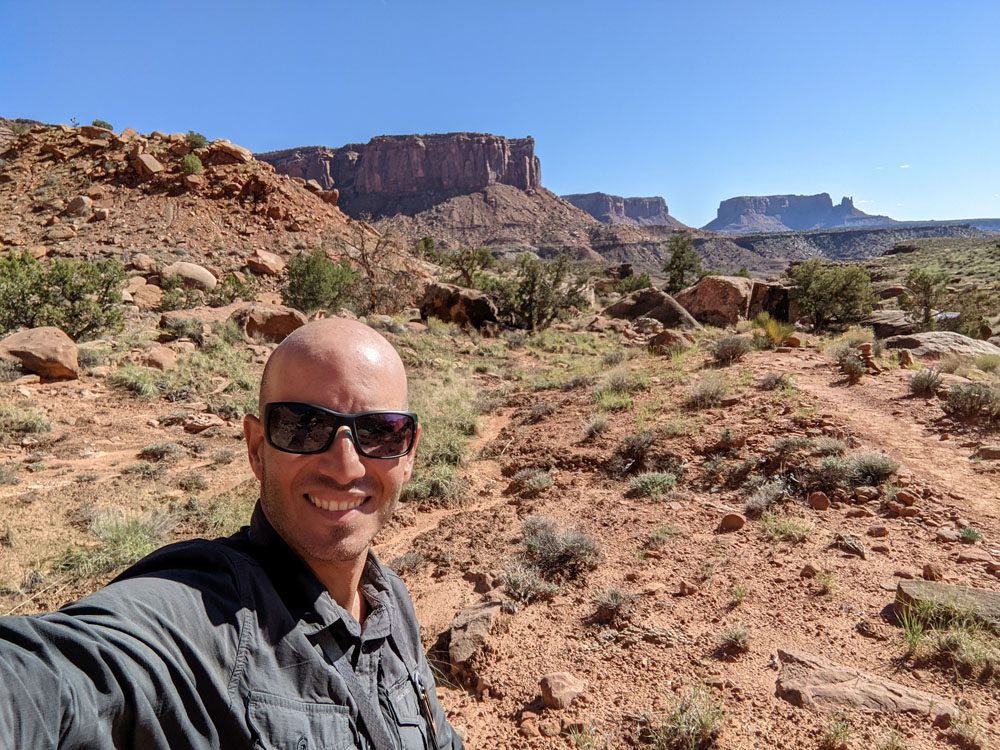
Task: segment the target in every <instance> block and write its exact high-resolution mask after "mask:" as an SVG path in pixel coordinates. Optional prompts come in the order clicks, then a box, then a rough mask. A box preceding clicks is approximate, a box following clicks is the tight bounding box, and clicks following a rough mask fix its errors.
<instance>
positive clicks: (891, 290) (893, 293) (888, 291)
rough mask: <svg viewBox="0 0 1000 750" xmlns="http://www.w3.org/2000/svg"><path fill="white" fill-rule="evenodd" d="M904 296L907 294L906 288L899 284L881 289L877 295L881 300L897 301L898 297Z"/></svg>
mask: <svg viewBox="0 0 1000 750" xmlns="http://www.w3.org/2000/svg"><path fill="white" fill-rule="evenodd" d="M904 294H906V287H905V286H899V285H898V284H897V285H894V286H887V287H885V288H884V289H880V290H879V291H877V292H876V293H875V296H876V297H878V298H879V299H895V298H896V297H902V296H903V295H904Z"/></svg>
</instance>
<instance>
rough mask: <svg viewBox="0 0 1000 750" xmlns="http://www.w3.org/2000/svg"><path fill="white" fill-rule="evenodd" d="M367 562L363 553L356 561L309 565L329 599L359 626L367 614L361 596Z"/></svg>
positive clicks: (366, 556)
mask: <svg viewBox="0 0 1000 750" xmlns="http://www.w3.org/2000/svg"><path fill="white" fill-rule="evenodd" d="M367 560H368V554H367V553H365V554H364V555H361V556H360V557H358V558H357V559H356V560H349V561H344V562H336V563H331V562H313V564H311V565H310V567H311V568H312V571H313V573H315V574H316V577H317V578H318V579H319V582H320V583H322V584H323V585H324V586H325V587H326V590H327V591H329V592H330V597H331V598H332V599H333V600H334V601H335V602H337V604H339V605H340V606H341V607H343V608H344V609H345V610H347V611H348V612H350V614H351V616H352V617H353V618H354V619H355V620H357V621H358V623H361V624H363V623H364V620H365V616H366V615H367V614H368V605H367V603H366V602H365V601H364V596H362V594H361V576H362V574H363V573H364V571H365V563H366V561H367Z"/></svg>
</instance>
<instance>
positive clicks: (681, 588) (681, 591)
mask: <svg viewBox="0 0 1000 750" xmlns="http://www.w3.org/2000/svg"><path fill="white" fill-rule="evenodd" d="M697 593H698V587H697V586H695V585H694V584H693V583H688V582H687V581H685V580H681V581H680V582H679V583H678V584H677V595H678V596H691V595H692V594H697Z"/></svg>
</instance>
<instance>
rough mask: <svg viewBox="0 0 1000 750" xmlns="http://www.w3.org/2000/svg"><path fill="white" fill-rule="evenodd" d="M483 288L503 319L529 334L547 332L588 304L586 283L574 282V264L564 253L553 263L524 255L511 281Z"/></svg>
mask: <svg viewBox="0 0 1000 750" xmlns="http://www.w3.org/2000/svg"><path fill="white" fill-rule="evenodd" d="M482 286H483V291H485V292H486V293H487V294H489V295H490V297H491V298H492V299H493V301H494V303H495V304H496V306H497V311H498V312H499V314H500V317H501V319H503V320H506V321H508V322H509V323H511V324H512V325H513V326H514V327H516V328H525V329H527V330H529V331H540V330H542V329H544V328H548V327H549V326H550V325H551V324H552V323H553V322H555V321H556V320H557V319H559V318H560V317H562V316H564V315H566V314H567V313H569V311H570V308H572V307H578V308H579V307H582V306H583V305H584V304H585V302H586V298H585V297H584V294H583V282H582V281H581V280H580V279H578V278H573V275H572V265H571V261H570V258H569V256H568V255H566V254H565V253H561V254H560V255H559V257H557V258H556V259H555V260H550V261H546V260H539V259H538V258H534V257H532V256H531V255H528V254H527V253H525V254H523V255H521V256H520V257H519V258H518V261H517V266H516V268H515V270H514V274H513V276H512V277H509V278H508V277H491V278H488V279H484V281H483V284H482Z"/></svg>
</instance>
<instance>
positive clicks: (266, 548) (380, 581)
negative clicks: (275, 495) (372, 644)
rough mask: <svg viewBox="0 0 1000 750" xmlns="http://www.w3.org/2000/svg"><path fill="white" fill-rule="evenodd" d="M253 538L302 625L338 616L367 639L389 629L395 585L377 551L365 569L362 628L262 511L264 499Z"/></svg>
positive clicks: (325, 623) (310, 629) (312, 626)
mask: <svg viewBox="0 0 1000 750" xmlns="http://www.w3.org/2000/svg"><path fill="white" fill-rule="evenodd" d="M247 536H248V538H249V540H250V543H251V544H252V545H253V546H254V547H256V548H258V550H259V551H260V552H262V553H264V554H262V555H259V558H260V559H262V560H264V567H265V569H266V570H267V571H268V573H269V575H271V577H272V580H275V582H276V583H277V578H278V576H280V578H281V585H280V586H277V585H276V586H275V588H276V589H277V590H278V592H279V594H280V595H281V597H282V599H283V600H284V602H285V604H286V605H287V606H288V608H289V611H290V612H291V613H292V616H293V617H295V618H296V619H298V621H299V627H300V628H301V629H302V631H303V632H304V633H305V634H306V635H311V634H313V633H316V632H318V631H320V630H323V629H324V628H329V627H332V626H333V625H335V624H336V623H338V622H342V623H343V627H344V628H345V629H346V630H347V632H348V633H350V634H351V635H352V636H354V637H355V638H360V639H361V640H362V641H368V640H371V639H374V638H384V637H386V636H388V635H389V631H390V628H391V622H392V612H393V606H394V601H393V598H392V588H391V587H390V584H389V581H388V579H387V578H386V576H385V573H384V571H383V570H382V565H381V563H380V562H379V561H378V558H377V557H376V556H375V553H374V552H372V551H371V549H369V550H368V557H367V559H366V560H365V568H364V571H363V572H362V574H361V593H362V594H363V595H364V597H365V599H366V600H367V602H368V606H369V612H368V616H367V617H366V618H365V624H364V627H363V628H359V626H358V623H357V621H356V620H355V619H354V618H353V617H352V616H351V615H350V614H349V613H348V612H347V610H345V609H344V608H343V607H341V606H340V605H339V604H337V602H336V601H334V599H333V598H332V597H331V596H330V593H329V592H328V591H327V590H326V587H325V586H323V584H322V583H320V581H319V579H318V578H316V576H315V575H314V574H313V572H312V570H310V569H309V566H308V565H306V564H305V563H304V562H303V561H302V559H301V558H300V557H299V556H298V555H297V554H295V551H294V550H292V548H291V547H289V546H288V544H287V543H286V542H285V540H284V539H283V538H282V536H281V535H280V534H279V533H278V531H277V530H276V529H275V528H274V527H273V526H272V525H271V522H270V521H269V520H268V519H267V516H266V515H264V510H263V508H262V507H261V504H260V501H259V500H258V501H257V505H256V506H255V507H254V510H253V516H252V517H251V519H250V528H249V530H248V534H247Z"/></svg>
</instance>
